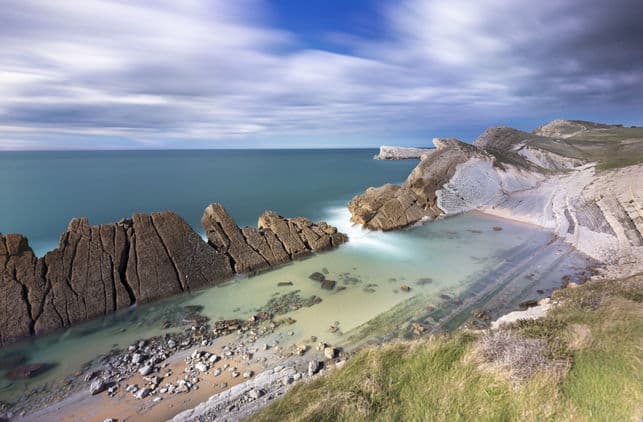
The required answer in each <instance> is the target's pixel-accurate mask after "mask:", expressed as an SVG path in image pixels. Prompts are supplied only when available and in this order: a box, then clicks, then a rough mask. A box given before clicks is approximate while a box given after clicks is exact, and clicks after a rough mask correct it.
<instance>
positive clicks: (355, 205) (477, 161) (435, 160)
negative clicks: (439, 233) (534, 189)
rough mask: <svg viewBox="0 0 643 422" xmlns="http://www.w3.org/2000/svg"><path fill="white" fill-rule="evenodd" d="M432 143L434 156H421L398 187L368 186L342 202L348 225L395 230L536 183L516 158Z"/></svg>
mask: <svg viewBox="0 0 643 422" xmlns="http://www.w3.org/2000/svg"><path fill="white" fill-rule="evenodd" d="M433 143H434V144H435V146H436V150H435V152H434V153H433V154H431V155H428V156H424V157H423V158H422V160H421V161H420V163H419V164H418V165H417V166H416V167H415V169H413V171H412V172H411V174H410V175H409V176H408V178H407V179H406V181H405V182H404V184H403V185H402V186H395V185H384V186H381V187H379V188H369V189H368V190H367V191H366V192H365V193H363V194H361V195H357V196H356V197H354V198H353V199H352V200H351V201H350V203H349V204H348V208H349V211H350V212H351V215H352V216H351V221H353V222H354V223H358V224H362V225H364V226H365V227H367V228H370V229H374V230H394V229H399V228H402V227H405V226H408V225H411V224H414V223H416V222H418V221H420V220H422V219H432V218H435V217H437V216H439V215H443V214H453V213H457V212H462V211H467V210H470V209H474V208H476V207H478V206H480V205H482V204H485V203H487V202H488V201H490V200H492V199H493V198H495V197H496V196H497V195H502V194H503V193H504V192H511V191H515V190H518V189H522V188H524V187H525V186H533V184H534V183H536V181H537V177H530V176H529V174H528V173H527V171H526V170H525V168H524V167H529V166H530V163H527V162H526V160H524V159H523V158H522V157H520V156H519V155H518V154H515V153H514V156H515V157H514V159H513V160H511V161H508V160H505V161H501V160H499V159H498V158H497V157H496V155H494V153H492V152H489V151H487V150H485V149H482V148H478V147H477V146H475V145H470V144H467V143H465V142H462V141H459V140H457V139H454V138H436V139H434V140H433ZM523 162H525V163H523Z"/></svg>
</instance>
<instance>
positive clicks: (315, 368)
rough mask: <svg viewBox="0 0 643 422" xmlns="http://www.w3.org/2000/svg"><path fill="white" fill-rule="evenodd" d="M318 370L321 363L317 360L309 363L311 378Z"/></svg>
mask: <svg viewBox="0 0 643 422" xmlns="http://www.w3.org/2000/svg"><path fill="white" fill-rule="evenodd" d="M318 370H319V362H317V361H316V360H311V361H310V362H308V376H309V377H312V376H313V375H315V374H316V373H317V371H318Z"/></svg>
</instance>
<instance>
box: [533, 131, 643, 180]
mask: <svg viewBox="0 0 643 422" xmlns="http://www.w3.org/2000/svg"><path fill="white" fill-rule="evenodd" d="M530 144H531V145H533V146H535V147H537V148H541V149H544V150H547V151H551V152H554V153H556V154H560V155H564V156H567V157H572V158H578V159H581V160H586V161H595V162H598V163H599V164H598V169H599V170H606V169H610V168H617V167H625V166H629V165H632V164H638V163H641V162H643V128H640V127H636V128H624V127H609V128H600V129H590V130H587V131H584V132H581V133H578V134H576V135H574V136H571V137H569V138H565V139H553V138H537V139H534V140H532V141H531V142H530Z"/></svg>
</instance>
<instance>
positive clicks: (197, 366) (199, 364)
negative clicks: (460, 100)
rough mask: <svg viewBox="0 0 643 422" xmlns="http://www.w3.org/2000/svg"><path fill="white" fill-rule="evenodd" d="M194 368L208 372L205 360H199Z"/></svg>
mask: <svg viewBox="0 0 643 422" xmlns="http://www.w3.org/2000/svg"><path fill="white" fill-rule="evenodd" d="M194 368H195V369H196V370H197V371H199V372H206V371H207V370H208V365H206V364H205V363H203V362H199V363H197V364H196V365H194Z"/></svg>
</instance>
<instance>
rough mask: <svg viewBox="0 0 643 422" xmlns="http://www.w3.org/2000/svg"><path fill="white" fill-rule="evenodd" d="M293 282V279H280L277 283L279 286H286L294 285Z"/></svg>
mask: <svg viewBox="0 0 643 422" xmlns="http://www.w3.org/2000/svg"><path fill="white" fill-rule="evenodd" d="M292 285H293V282H292V281H280V282H279V283H277V286H278V287H285V286H292Z"/></svg>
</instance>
